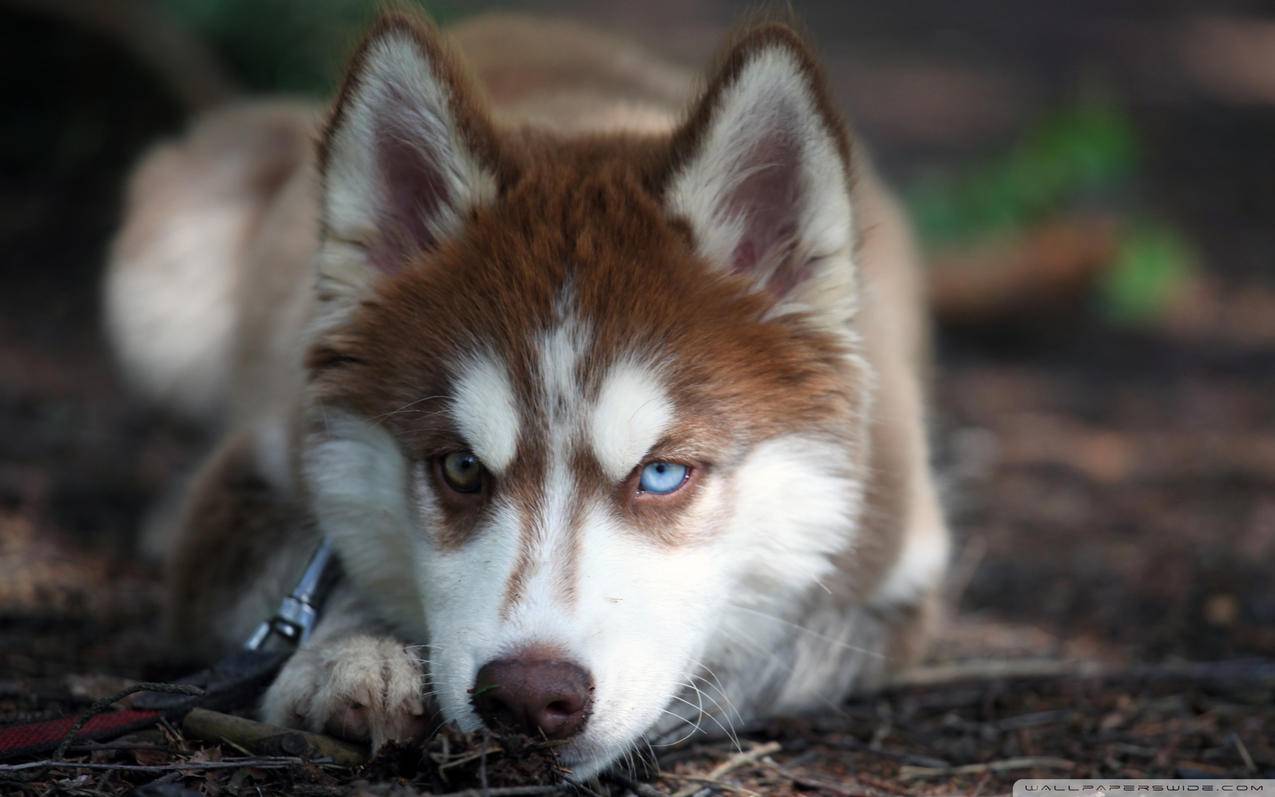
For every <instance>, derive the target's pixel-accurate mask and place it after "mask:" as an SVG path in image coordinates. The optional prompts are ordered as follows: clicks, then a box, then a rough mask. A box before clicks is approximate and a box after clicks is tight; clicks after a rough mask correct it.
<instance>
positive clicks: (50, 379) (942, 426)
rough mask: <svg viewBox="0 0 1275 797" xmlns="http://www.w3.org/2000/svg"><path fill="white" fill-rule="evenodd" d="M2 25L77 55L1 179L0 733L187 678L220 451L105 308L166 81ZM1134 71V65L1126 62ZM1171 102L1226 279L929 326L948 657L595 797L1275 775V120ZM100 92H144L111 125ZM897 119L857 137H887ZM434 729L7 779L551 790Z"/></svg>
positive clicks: (1189, 213) (937, 155)
mask: <svg viewBox="0 0 1275 797" xmlns="http://www.w3.org/2000/svg"><path fill="white" fill-rule="evenodd" d="M10 22H12V23H13V24H9V23H10ZM0 31H3V33H0V39H2V40H3V41H0V43H4V44H6V45H9V44H12V45H13V47H12V48H10V49H14V48H17V49H20V48H21V47H23V46H28V47H29V46H31V45H30V42H31V41H43V42H50V41H52V42H57V43H60V44H61V45H62V46H61V47H59V48H52V49H50V52H51V53H52V54H53V55H52V56H50V61H49V69H48V73H47V75H46V79H47V80H52V81H53V83H54V84H56V85H59V86H61V91H60V93H57V94H56V96H51V95H50V94H48V93H47V92H42V91H39V90H37V88H36V87H34V86H30V87H28V86H25V85H24V86H22V87H19V90H20V92H24V93H22V95H21V96H20V97H18V98H17V99H16V104H15V105H13V106H12V107H15V108H21V109H23V111H24V113H25V116H24V117H23V120H24V125H25V126H24V127H23V128H22V129H21V130H20V131H17V132H15V130H14V129H6V130H5V131H4V132H5V135H6V136H7V137H9V139H10V140H12V141H13V142H14V145H13V146H11V147H10V148H9V150H8V155H7V156H8V157H13V158H15V161H14V164H13V165H14V170H12V171H11V172H8V173H11V174H13V175H14V179H13V180H8V179H7V180H6V182H5V183H4V185H3V190H0V244H3V247H4V251H5V252H6V255H5V257H4V259H3V262H2V263H0V303H2V304H0V309H2V312H0V440H2V441H3V444H0V724H3V723H6V722H13V721H31V720H34V719H42V718H48V717H53V716H60V715H63V714H66V713H75V712H78V711H82V710H83V709H84V708H85V707H87V706H88V705H89V704H90V703H91V702H92V701H93V700H94V699H96V698H99V697H102V696H103V695H106V694H110V693H111V692H113V691H116V690H117V689H119V688H120V687H121V686H122V685H126V684H127V683H128V682H130V681H134V680H148V681H155V680H170V679H173V678H176V677H178V676H180V675H182V674H183V673H185V672H187V671H189V670H190V669H192V668H194V667H195V665H196V663H195V662H190V661H183V660H182V658H181V657H180V656H178V655H175V654H174V653H173V651H171V650H168V649H166V647H165V646H164V644H163V640H162V639H161V638H159V636H158V630H157V629H158V625H159V623H158V617H159V615H160V614H161V607H162V592H161V590H160V588H159V574H158V572H157V569H156V568H154V567H152V566H149V565H147V564H144V563H142V562H140V561H139V560H138V558H137V557H136V556H135V555H134V554H133V543H134V541H135V538H136V529H137V527H138V525H139V524H140V522H141V520H142V519H143V518H144V516H145V512H146V509H147V507H148V505H149V504H150V502H151V501H152V500H154V498H155V497H156V495H157V494H158V493H159V492H160V491H161V490H162V488H163V486H164V485H166V484H168V483H171V480H172V479H173V478H174V477H175V475H177V474H181V473H182V472H184V471H186V470H187V469H188V468H189V467H190V466H191V464H192V463H193V462H194V461H195V460H196V459H197V457H198V454H199V452H200V450H201V449H202V447H203V446H204V445H205V441H204V440H202V439H201V435H200V434H199V433H198V432H197V431H195V430H192V429H189V428H185V427H182V426H181V425H180V424H177V423H175V422H173V421H171V420H168V419H164V418H161V417H158V416H157V415H156V414H154V413H153V412H150V411H148V410H146V409H145V408H140V407H138V406H136V405H135V404H133V403H131V402H130V401H129V400H128V399H127V397H126V395H125V393H124V391H123V389H122V386H121V385H120V384H119V382H118V380H117V378H116V376H115V375H114V373H113V370H112V368H111V365H110V362H109V357H108V355H107V352H106V349H105V346H104V344H103V342H102V339H101V335H100V333H99V320H98V315H97V311H96V291H97V277H98V274H99V271H100V263H101V262H102V251H103V246H104V243H105V241H106V240H107V239H108V236H109V230H110V229H111V226H112V225H113V223H114V220H115V218H116V216H117V213H118V192H119V187H120V184H121V180H122V175H123V170H124V169H125V168H126V166H127V164H128V163H129V162H131V161H132V159H133V158H135V157H136V154H137V152H138V148H139V147H140V146H141V145H142V144H143V143H144V142H146V141H148V140H151V139H153V138H154V137H155V136H156V135H158V134H159V133H161V132H164V131H171V130H173V129H175V126H176V124H177V120H178V119H179V117H180V113H179V111H178V109H177V108H175V107H167V106H165V104H164V103H163V102H160V101H155V102H153V103H150V104H147V103H144V102H143V103H139V102H136V101H135V100H136V98H137V97H138V96H140V94H139V92H138V90H137V86H145V85H148V82H147V78H146V76H145V75H144V74H143V73H141V72H140V71H138V72H137V73H136V74H133V73H132V72H130V71H129V67H127V65H126V64H124V65H122V64H121V63H120V62H119V55H118V53H116V52H114V51H113V50H112V49H111V48H110V47H109V46H108V45H106V44H105V43H103V42H100V41H97V40H95V39H92V38H91V37H88V38H84V37H82V36H81V35H80V34H75V33H72V32H67V31H65V30H63V29H62V28H60V27H58V26H56V25H54V24H53V23H50V22H48V21H47V20H43V19H38V18H36V17H29V18H28V17H21V16H19V17H16V18H14V19H12V20H7V21H6V24H5V25H2V26H0ZM865 35H866V34H865ZM899 35H902V34H899ZM682 38H686V37H685V36H683V37H682ZM1059 46H1061V45H1059ZM1107 46H1109V47H1113V48H1115V45H1113V44H1111V43H1110V42H1108V44H1107ZM1112 58H1113V59H1114V58H1115V56H1112ZM1045 60H1046V61H1048V59H1047V58H1046V59H1045ZM1111 63H1113V64H1115V65H1116V66H1113V67H1112V69H1113V71H1114V72H1115V73H1116V74H1117V78H1116V79H1117V82H1119V80H1120V79H1126V78H1127V79H1129V80H1133V78H1130V77H1129V74H1131V73H1130V72H1121V71H1120V70H1119V69H1118V68H1117V67H1118V66H1119V64H1120V63H1122V62H1120V61H1119V60H1118V59H1116V60H1114V61H1112V62H1111ZM843 66H844V65H843ZM837 68H838V67H837V66H836V65H835V64H834V75H833V77H834V82H835V81H836V80H837V72H836V69H837ZM845 68H848V67H845ZM1272 73H1273V74H1275V72H1272ZM1046 78H1047V76H1040V80H1041V81H1045V80H1046ZM43 85H49V84H48V83H45V84H43ZM838 85H853V81H852V80H850V79H849V78H847V80H846V81H845V82H844V83H839V84H838ZM1149 96H1152V97H1153V98H1154V99H1153V100H1147V101H1145V102H1142V103H1141V104H1135V105H1134V107H1133V111H1134V114H1135V118H1136V119H1137V120H1138V121H1139V123H1140V125H1141V126H1142V128H1143V129H1144V130H1146V131H1147V133H1146V136H1147V142H1148V154H1147V158H1146V166H1145V169H1146V172H1145V176H1144V178H1143V179H1144V185H1143V186H1142V190H1143V192H1144V195H1146V196H1150V197H1154V204H1155V206H1156V209H1157V211H1158V212H1161V213H1164V214H1166V215H1167V216H1168V217H1169V218H1171V219H1172V220H1173V222H1174V223H1175V224H1178V225H1180V226H1181V227H1182V229H1184V230H1186V231H1188V233H1189V234H1190V235H1191V236H1192V237H1193V239H1194V240H1195V241H1197V243H1198V247H1199V251H1200V255H1201V261H1202V262H1201V266H1202V276H1201V278H1200V279H1199V280H1198V281H1196V283H1194V284H1193V286H1192V288H1191V291H1190V295H1189V296H1187V297H1185V298H1184V299H1183V300H1182V301H1181V302H1180V303H1179V304H1178V305H1177V306H1176V308H1175V309H1174V310H1173V312H1172V313H1170V314H1169V315H1168V316H1167V317H1166V318H1164V319H1162V320H1161V321H1160V322H1158V323H1156V324H1154V325H1149V326H1143V327H1140V328H1133V329H1131V328H1127V327H1120V326H1116V325H1112V324H1110V323H1108V322H1107V321H1105V320H1104V319H1103V318H1102V317H1101V316H1100V315H1098V314H1096V313H1094V312H1093V311H1092V309H1091V308H1090V307H1088V306H1084V305H1083V304H1082V305H1073V306H1066V307H1059V308H1051V309H1049V310H1048V311H1047V312H1039V313H1037V312H1028V313H1024V314H1019V315H1018V316H1017V317H1007V318H998V319H996V320H994V321H992V322H988V323H979V324H964V325H945V326H942V327H941V328H940V329H939V330H938V340H939V345H938V354H939V357H938V367H937V370H936V373H935V376H934V380H933V393H934V396H935V405H936V412H935V426H936V440H937V444H938V450H939V461H940V471H941V473H942V476H943V483H944V485H945V492H946V498H947V503H948V506H949V507H950V511H951V515H952V520H953V526H954V528H955V531H956V534H957V537H958V547H957V550H956V555H955V562H954V568H953V578H952V583H951V586H950V593H951V594H950V598H951V600H950V605H951V606H952V607H953V609H952V617H951V619H950V621H949V623H948V624H947V626H946V629H945V631H944V632H943V634H942V637H941V639H940V640H939V643H938V645H937V646H936V649H935V651H934V653H933V655H932V656H931V658H930V659H929V660H928V661H927V663H926V665H925V666H924V667H923V668H922V669H921V670H919V671H918V672H917V673H914V674H912V675H911V676H909V677H908V678H906V679H905V680H904V681H903V682H902V683H900V684H899V685H896V686H894V687H892V688H890V689H888V690H886V691H884V692H882V693H880V694H875V695H870V696H864V697H862V698H859V699H855V700H852V701H850V702H849V703H847V704H844V705H841V706H833V707H830V708H829V709H828V711H826V712H821V713H820V714H818V715H816V716H811V717H806V718H797V719H791V720H785V721H781V722H774V723H770V724H767V725H765V726H761V727H757V728H749V729H744V730H743V732H742V733H741V734H740V737H739V739H738V740H737V742H736V741H734V740H723V741H720V742H712V743H707V744H694V745H691V746H689V747H685V748H680V749H674V750H671V751H668V752H665V753H664V754H662V755H661V756H660V760H659V766H658V769H659V773H658V774H656V773H655V772H654V770H642V771H640V772H638V773H636V774H634V780H633V781H632V782H629V781H627V780H626V779H625V778H624V777H622V776H618V777H617V778H612V779H608V780H606V781H604V782H602V783H599V784H593V785H592V786H590V787H589V788H591V789H592V790H594V791H601V792H613V793H616V794H623V793H626V792H634V793H639V794H643V795H649V794H655V793H658V794H678V795H683V797H685V796H686V795H692V794H696V793H701V792H704V790H706V789H707V790H708V792H705V793H739V794H768V795H769V794H776V795H784V794H828V795H851V794H854V795H858V794H865V795H921V794H1002V793H1006V792H1008V791H1009V790H1010V787H1011V786H1012V784H1013V782H1014V781H1015V780H1016V779H1018V778H1020V777H1064V776H1070V777H1098V776H1102V777H1108V778H1110V777H1214V776H1233V777H1242V776H1250V777H1267V778H1272V777H1275V590H1273V589H1272V586H1271V574H1272V573H1273V572H1275V400H1273V397H1275V271H1272V261H1271V252H1272V251H1275V240H1273V238H1275V234H1273V233H1272V231H1271V227H1270V226H1269V224H1263V225H1258V224H1255V223H1254V220H1255V219H1265V220H1266V221H1267V222H1269V220H1270V219H1271V218H1275V193H1273V192H1271V191H1270V190H1269V186H1271V185H1275V174H1273V173H1272V172H1273V171H1275V163H1273V162H1272V159H1271V158H1270V152H1269V149H1270V148H1269V142H1270V141H1272V140H1275V112H1272V110H1271V108H1270V107H1269V106H1267V107H1257V106H1253V105H1251V104H1242V103H1241V104H1238V105H1236V104H1226V103H1223V102H1221V101H1219V100H1216V99H1214V100H1208V99H1201V98H1200V97H1199V96H1196V95H1190V94H1189V93H1187V94H1183V93H1179V94H1177V95H1173V94H1167V95H1166V94H1164V93H1155V92H1154V91H1153V92H1151V94H1150V95H1149ZM110 98H115V99H116V100H118V101H119V102H121V103H132V104H131V105H127V108H128V110H127V112H121V113H119V114H116V115H108V114H104V113H103V111H102V109H103V107H104V105H105V104H107V103H108V102H109V101H110ZM8 102H9V101H8V100H6V103H8ZM120 107H121V108H124V107H126V105H124V104H122V105H121V106H120ZM909 118H910V117H909ZM870 121H871V120H870ZM893 123H894V122H892V121H891V120H890V119H880V120H876V121H873V122H872V123H871V124H869V125H867V126H868V127H869V128H873V127H874V125H875V128H876V132H877V135H878V136H882V137H885V134H888V133H889V132H891V127H890V125H891V124H893ZM899 124H901V125H904V127H906V125H905V124H904V123H902V122H900V123H899ZM68 129H75V130H78V131H80V132H79V133H77V134H76V135H70V134H67V133H66V132H65V131H66V130H68ZM868 132H869V133H871V132H873V130H871V129H870V130H869V131H868ZM976 132H977V131H976ZM971 135H975V133H972V134H971ZM15 136H16V138H15ZM909 141H910V139H908V138H907V137H906V136H903V135H902V134H900V136H898V137H894V138H891V139H890V142H889V145H888V146H886V147H884V148H883V149H884V150H885V152H884V154H885V155H886V158H885V165H886V167H887V171H890V170H892V169H893V170H894V171H895V172H898V173H906V172H907V171H908V166H907V163H908V161H909V158H911V157H912V156H913V155H914V154H915V155H916V156H917V157H918V158H920V157H922V156H924V157H926V158H929V159H930V160H934V161H941V160H942V159H943V158H952V157H957V156H958V154H959V153H951V152H937V151H936V150H935V149H934V148H929V149H926V147H925V146H924V144H925V142H924V141H921V140H920V139H916V140H911V141H912V143H911V144H909ZM48 142H53V143H54V144H56V149H57V152H56V153H54V154H53V155H49V154H48V153H47V152H46V151H45V148H44V146H43V145H45V144H47V143H48ZM24 153H25V154H24ZM1201 196H1204V197H1207V198H1208V199H1209V201H1204V200H1202V199H1201ZM454 741H455V743H456V744H461V743H463V741H464V740H454ZM440 744H441V740H435V741H434V742H433V743H431V746H428V747H426V748H421V749H416V750H413V749H397V750H393V751H390V752H389V753H388V754H386V755H383V756H381V757H379V758H378V759H377V760H375V761H374V762H372V763H371V764H369V765H367V766H365V767H362V768H355V769H344V768H339V767H335V766H332V765H322V764H315V763H310V762H299V761H297V760H294V759H288V758H263V757H260V756H253V757H245V754H244V752H243V751H240V750H236V749H235V748H234V747H233V746H232V745H228V744H215V743H214V744H210V743H207V742H199V741H196V740H193V739H187V738H185V737H184V736H183V735H182V733H181V732H180V729H176V728H172V727H165V728H160V729H156V730H153V731H148V732H144V733H142V734H140V735H138V736H134V737H132V738H130V739H129V740H128V741H127V743H125V744H122V745H121V744H118V743H117V744H115V745H114V746H106V747H101V746H91V747H84V748H73V749H72V750H71V752H70V754H69V759H70V760H72V761H76V762H81V763H84V762H88V763H93V764H95V765H98V767H99V768H96V769H86V768H75V767H70V766H68V765H67V764H65V763H63V764H58V765H57V766H56V767H54V768H50V769H41V770H38V771H32V770H24V771H18V772H14V771H5V770H4V769H0V792H4V793H9V792H10V791H17V792H19V793H32V794H45V793H68V794H85V795H96V794H126V793H130V792H131V791H132V790H133V789H134V788H136V787H138V786H140V785H143V784H150V785H149V786H146V790H144V791H139V792H138V793H146V794H186V793H189V792H188V791H185V790H192V791H193V792H194V793H202V794H218V793H239V792H241V791H248V792H250V790H251V788H252V787H256V788H257V789H259V790H260V792H261V793H294V794H345V793H370V794H391V793H393V794H398V793H402V794H411V793H418V792H421V791H424V790H433V791H436V792H456V791H463V790H465V789H477V790H481V784H482V783H484V782H485V783H486V784H487V786H488V787H490V791H491V793H492V794H502V793H503V794H507V795H512V794H530V793H547V792H548V791H549V790H550V789H551V788H553V787H551V786H547V785H546V786H543V787H542V786H538V785H537V783H536V781H537V780H538V779H539V778H540V775H538V774H536V773H532V774H528V772H527V771H526V767H525V766H523V765H522V764H520V763H519V760H521V759H525V758H526V756H525V755H523V756H513V755H511V754H510V753H508V752H507V751H504V750H501V749H497V748H496V747H494V746H492V747H489V748H488V754H487V755H484V756H482V757H481V758H476V759H474V760H472V761H470V762H468V763H464V762H461V763H455V764H454V765H453V766H450V767H444V768H443V769H442V770H440V762H442V763H447V762H453V763H454V762H455V761H456V758H457V754H456V753H454V752H453V751H451V749H450V748H449V749H448V750H443V749H442V748H440V747H439V745H440ZM484 744H485V743H484ZM480 746H481V745H480ZM506 747H509V745H508V744H507V745H506ZM523 752H524V753H526V752H527V751H526V750H525V749H524V751H523ZM236 759H243V760H242V761H241V762H240V763H241V764H242V766H229V765H222V764H217V763H216V762H233V761H234V760H236ZM515 759H519V760H515ZM544 759H545V761H546V766H545V767H544V768H543V769H544V772H543V773H541V774H552V756H551V755H550V754H546V755H545V756H544ZM639 769H641V768H639ZM511 779H512V780H511ZM529 779H530V780H529ZM514 780H516V781H517V784H516V785H515V784H514V782H513V781H514ZM511 788H512V789H513V790H512V791H511V790H509V789H511ZM537 788H540V789H541V792H536V791H535V789H537ZM501 789H505V791H503V792H502V791H501ZM474 793H475V794H476V793H479V792H478V791H475V792H474Z"/></svg>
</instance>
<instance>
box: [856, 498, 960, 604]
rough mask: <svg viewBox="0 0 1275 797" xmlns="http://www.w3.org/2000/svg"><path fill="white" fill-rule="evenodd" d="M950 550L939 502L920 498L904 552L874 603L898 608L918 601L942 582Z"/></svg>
mask: <svg viewBox="0 0 1275 797" xmlns="http://www.w3.org/2000/svg"><path fill="white" fill-rule="evenodd" d="M931 492H932V491H931ZM950 551H951V541H950V539H949V537H948V534H947V527H946V526H945V525H944V524H943V518H942V516H941V514H940V512H939V510H938V501H937V499H936V498H935V497H934V496H932V495H926V496H920V497H918V498H917V500H916V501H915V502H914V517H913V518H912V519H911V520H910V522H909V524H908V527H907V534H906V536H905V537H904V540H903V551H902V553H901V554H900V555H899V558H898V560H897V561H895V563H894V566H893V567H892V568H891V569H890V573H889V575H887V576H886V578H885V581H884V582H882V584H881V586H880V587H879V588H878V589H877V593H876V595H875V596H874V597H873V601H874V603H876V604H877V605H880V606H899V605H907V604H909V603H912V602H914V601H916V600H917V599H918V598H920V597H921V596H923V595H924V594H925V593H926V592H928V591H929V590H931V589H933V588H934V586H935V585H936V584H938V583H939V582H940V581H941V580H942V578H943V574H944V572H945V571H946V570H947V564H948V557H949V555H950Z"/></svg>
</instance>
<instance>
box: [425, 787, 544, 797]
mask: <svg viewBox="0 0 1275 797" xmlns="http://www.w3.org/2000/svg"><path fill="white" fill-rule="evenodd" d="M566 788H567V787H566V786H499V787H496V788H494V789H486V790H483V789H465V790H464V791H449V792H447V793H445V794H435V795H433V797H530V795H537V794H560V793H562V792H563V791H565V790H566Z"/></svg>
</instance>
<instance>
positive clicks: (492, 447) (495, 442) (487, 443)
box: [448, 355, 520, 475]
mask: <svg viewBox="0 0 1275 797" xmlns="http://www.w3.org/2000/svg"><path fill="white" fill-rule="evenodd" d="M454 390H455V392H454V394H453V395H452V397H451V400H450V402H449V405H448V406H449V411H450V413H451V416H452V420H453V421H454V422H455V423H456V426H457V428H458V429H459V430H460V433H461V434H462V435H463V436H464V437H465V441H466V442H467V443H468V444H469V447H470V450H472V451H473V452H474V454H475V455H477V457H478V458H479V459H480V460H482V463H483V464H484V465H485V466H486V467H487V468H488V469H489V470H490V471H491V472H492V473H495V474H496V475H500V473H501V472H503V471H504V469H505V468H507V467H509V463H511V462H513V459H514V454H515V453H516V452H517V450H518V430H519V426H520V424H519V416H518V406H517V404H516V402H515V400H514V390H513V386H512V385H511V384H510V382H509V372H508V369H507V368H505V366H504V364H503V363H500V362H498V361H497V360H496V359H495V358H494V357H491V356H488V355H472V356H471V357H470V358H469V359H468V360H467V361H466V362H465V363H464V364H463V365H462V366H461V369H460V373H459V375H458V376H457V378H456V382H455V388H454Z"/></svg>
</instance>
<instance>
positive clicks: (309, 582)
mask: <svg viewBox="0 0 1275 797" xmlns="http://www.w3.org/2000/svg"><path fill="white" fill-rule="evenodd" d="M336 571H337V562H336V558H335V557H334V556H333V551H332V543H330V542H328V540H327V538H324V539H323V541H322V542H320V543H319V547H318V548H317V549H315V551H314V554H313V555H311V557H310V563H309V564H307V565H306V567H305V572H303V573H302V574H301V578H300V579H298V580H297V585H296V586H295V587H293V588H292V592H291V593H290V594H289V595H288V596H287V597H286V598H284V599H283V601H282V602H280V604H279V610H278V611H277V612H275V615H274V616H273V617H271V618H269V619H268V620H264V621H263V622H262V623H261V625H259V626H257V630H256V631H253V632H252V636H250V637H248V641H247V642H245V643H244V649H245V650H261V649H262V648H263V647H265V644H266V642H268V641H269V640H270V638H271V637H272V636H277V637H280V638H281V639H283V640H284V641H285V642H287V643H288V644H289V645H291V646H293V647H296V646H298V645H300V644H301V643H302V642H305V641H306V640H307V639H309V638H310V634H311V633H313V632H314V626H315V625H316V624H317V623H318V622H319V609H320V608H321V607H322V606H323V599H324V598H325V597H327V591H328V589H330V588H331V586H332V582H333V581H334V580H335V579H336Z"/></svg>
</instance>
